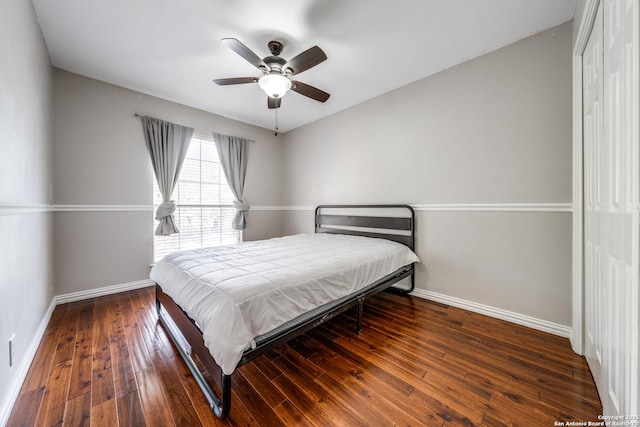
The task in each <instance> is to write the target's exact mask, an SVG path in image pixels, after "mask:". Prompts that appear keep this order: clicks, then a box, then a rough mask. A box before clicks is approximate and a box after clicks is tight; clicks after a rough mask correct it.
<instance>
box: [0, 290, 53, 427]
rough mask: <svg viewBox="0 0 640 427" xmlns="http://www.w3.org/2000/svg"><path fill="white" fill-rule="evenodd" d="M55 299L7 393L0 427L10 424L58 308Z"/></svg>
mask: <svg viewBox="0 0 640 427" xmlns="http://www.w3.org/2000/svg"><path fill="white" fill-rule="evenodd" d="M55 300H56V299H55V297H54V298H53V299H52V300H51V303H50V304H49V308H47V311H46V312H45V313H44V316H42V320H41V321H40V324H39V325H38V329H37V330H36V333H35V335H34V336H33V339H32V340H31V343H29V347H27V351H26V352H25V355H24V357H23V359H22V361H21V362H20V365H19V366H18V371H17V373H16V376H15V377H14V378H13V381H12V382H11V384H10V385H9V389H8V391H7V398H6V400H5V401H4V402H3V403H2V407H1V408H0V426H4V425H6V424H7V422H9V416H10V415H11V410H12V409H13V405H14V404H15V403H16V399H17V398H18V394H20V389H21V388H22V384H23V383H24V380H25V379H26V378H27V373H28V372H29V368H30V367H31V362H33V358H34V357H35V356H36V352H37V351H38V347H39V346H40V341H42V337H43V336H44V333H45V332H46V330H47V326H48V325H49V320H51V314H53V310H54V309H55V307H56V303H55Z"/></svg>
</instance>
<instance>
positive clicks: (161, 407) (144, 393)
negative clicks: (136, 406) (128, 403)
mask: <svg viewBox="0 0 640 427" xmlns="http://www.w3.org/2000/svg"><path fill="white" fill-rule="evenodd" d="M136 378H137V381H138V390H139V394H140V401H141V403H142V409H143V411H144V418H145V420H146V422H147V425H150V426H166V427H169V426H175V423H174V422H173V417H172V416H171V412H170V411H169V408H168V405H167V400H166V398H165V395H164V391H163V387H162V383H161V381H160V379H159V378H158V375H157V374H156V371H155V370H154V369H153V368H148V369H145V370H143V371H140V372H136Z"/></svg>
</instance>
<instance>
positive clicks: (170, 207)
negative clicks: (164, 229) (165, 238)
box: [156, 200, 176, 221]
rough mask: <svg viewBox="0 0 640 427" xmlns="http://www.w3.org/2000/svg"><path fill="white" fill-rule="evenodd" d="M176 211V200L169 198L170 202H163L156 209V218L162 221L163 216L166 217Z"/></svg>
mask: <svg viewBox="0 0 640 427" xmlns="http://www.w3.org/2000/svg"><path fill="white" fill-rule="evenodd" d="M175 211H176V202H174V201H173V200H169V201H168V202H162V203H161V204H160V206H158V209H157V210H156V220H158V221H160V220H161V219H162V218H166V217H168V216H170V215H173V213H174V212H175Z"/></svg>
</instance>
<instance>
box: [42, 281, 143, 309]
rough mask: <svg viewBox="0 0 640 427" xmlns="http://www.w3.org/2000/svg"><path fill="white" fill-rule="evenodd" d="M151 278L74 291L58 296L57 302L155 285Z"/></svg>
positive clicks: (78, 299) (64, 302)
mask: <svg viewBox="0 0 640 427" xmlns="http://www.w3.org/2000/svg"><path fill="white" fill-rule="evenodd" d="M153 285H154V282H152V281H151V280H138V281H137V282H129V283H122V284H119V285H113V286H106V287H104V288H98V289H89V290H86V291H79V292H72V293H69V294H63V295H58V296H56V297H55V298H54V299H55V302H56V305H58V304H66V303H68V302H74V301H82V300H85V299H89V298H96V297H102V296H105V295H111V294H117V293H118V292H125V291H132V290H134V289H140V288H146V287H147V286H153Z"/></svg>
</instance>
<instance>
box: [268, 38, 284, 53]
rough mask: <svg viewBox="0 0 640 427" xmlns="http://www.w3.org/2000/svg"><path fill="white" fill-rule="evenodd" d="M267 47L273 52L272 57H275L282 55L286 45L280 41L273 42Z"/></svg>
mask: <svg viewBox="0 0 640 427" xmlns="http://www.w3.org/2000/svg"><path fill="white" fill-rule="evenodd" d="M267 46H268V47H269V52H271V55H273V56H278V55H280V54H281V53H282V48H283V47H284V45H283V44H282V43H280V42H279V41H278V40H271V41H270V42H269V43H267Z"/></svg>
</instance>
